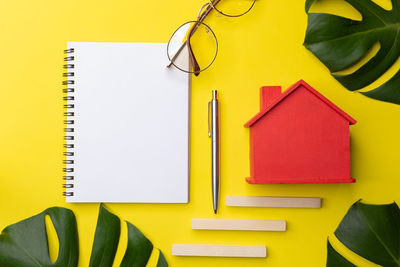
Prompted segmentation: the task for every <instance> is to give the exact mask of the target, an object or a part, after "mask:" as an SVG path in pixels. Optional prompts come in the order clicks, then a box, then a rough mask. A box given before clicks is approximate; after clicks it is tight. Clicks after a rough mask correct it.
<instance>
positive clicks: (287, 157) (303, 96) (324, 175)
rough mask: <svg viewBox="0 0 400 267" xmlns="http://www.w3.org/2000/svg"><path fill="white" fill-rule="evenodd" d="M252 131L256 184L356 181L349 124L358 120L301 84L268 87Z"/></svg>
mask: <svg viewBox="0 0 400 267" xmlns="http://www.w3.org/2000/svg"><path fill="white" fill-rule="evenodd" d="M260 99H261V101H260V103H261V111H260V112H259V113H258V114H257V115H256V116H254V117H253V118H252V119H251V120H250V121H249V122H247V123H246V124H245V127H249V128H250V173H251V174H250V175H251V176H250V177H249V178H247V179H246V180H247V182H248V183H251V184H295V183H353V182H354V181H355V180H354V179H352V178H351V177H350V133H349V125H351V124H355V123H356V121H355V120H354V119H353V118H351V117H350V116H349V115H348V114H346V113H345V112H343V111H342V110H341V109H339V108H338V107H337V106H335V105H334V104H333V103H332V102H331V101H329V100H328V99H327V98H325V97H324V96H323V95H321V94H320V93H318V92H317V91H316V90H315V89H313V88H312V87H311V86H310V85H308V84H307V83H306V82H304V81H303V80H300V81H299V82H297V83H296V84H294V85H293V86H292V87H290V88H289V89H288V90H286V91H285V92H284V93H281V87H280V86H265V87H262V88H261V94H260Z"/></svg>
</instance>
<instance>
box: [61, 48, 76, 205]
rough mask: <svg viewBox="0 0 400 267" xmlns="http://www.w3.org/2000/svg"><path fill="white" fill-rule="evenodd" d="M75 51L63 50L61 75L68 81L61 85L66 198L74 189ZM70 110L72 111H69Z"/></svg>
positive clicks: (71, 49) (64, 193) (71, 194)
mask: <svg viewBox="0 0 400 267" xmlns="http://www.w3.org/2000/svg"><path fill="white" fill-rule="evenodd" d="M74 52H75V50H74V49H73V48H70V49H66V50H64V54H67V56H66V57H64V61H66V62H67V64H64V66H63V68H64V69H66V72H64V73H63V77H67V78H68V79H67V80H65V81H63V82H62V84H63V85H66V86H67V88H63V93H65V94H66V96H64V97H63V100H64V101H66V104H64V109H67V111H66V112H64V116H65V117H67V118H66V119H65V120H64V124H65V125H66V126H65V128H64V132H65V133H66V135H65V136H64V140H65V141H66V143H65V144H64V149H65V150H66V151H64V154H63V155H64V157H66V159H64V160H63V164H64V166H65V167H64V168H63V172H64V173H65V175H64V176H63V179H64V180H65V183H64V184H63V188H64V189H65V191H64V192H63V195H64V196H66V197H71V196H73V195H74V192H73V191H72V189H73V188H74V184H73V181H74V178H75V177H74V168H73V166H74V159H73V157H74V155H75V152H73V151H71V149H73V148H74V144H73V143H72V142H73V141H74V139H75V137H74V135H73V133H74V132H75V128H74V127H73V124H75V121H74V119H73V118H71V117H74V115H75V113H74V112H73V109H74V108H75V104H74V103H73V101H74V100H75V97H74V96H73V95H72V94H73V93H74V92H75V88H71V86H73V85H74V84H75V81H74V80H72V79H73V77H74V76H75V73H74V72H73V69H74V68H75V65H74V64H73V63H71V62H73V61H74V59H75V57H74V56H73V53H74ZM71 110H72V111H71Z"/></svg>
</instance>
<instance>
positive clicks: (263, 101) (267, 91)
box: [260, 86, 282, 110]
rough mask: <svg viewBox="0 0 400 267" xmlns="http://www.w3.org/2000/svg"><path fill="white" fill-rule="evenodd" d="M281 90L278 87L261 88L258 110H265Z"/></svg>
mask: <svg viewBox="0 0 400 267" xmlns="http://www.w3.org/2000/svg"><path fill="white" fill-rule="evenodd" d="M281 91H282V88H281V87H280V86H263V87H261V88H260V110H263V109H266V108H267V107H268V106H269V105H271V104H272V103H273V102H274V101H275V100H276V99H277V98H278V97H279V96H280V95H281Z"/></svg>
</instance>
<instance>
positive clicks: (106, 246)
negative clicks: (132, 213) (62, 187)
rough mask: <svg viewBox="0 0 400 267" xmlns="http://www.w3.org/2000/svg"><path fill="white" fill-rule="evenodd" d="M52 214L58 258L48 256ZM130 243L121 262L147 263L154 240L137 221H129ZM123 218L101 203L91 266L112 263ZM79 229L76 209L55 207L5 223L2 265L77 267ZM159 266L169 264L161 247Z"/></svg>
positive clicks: (135, 266) (141, 266)
mask: <svg viewBox="0 0 400 267" xmlns="http://www.w3.org/2000/svg"><path fill="white" fill-rule="evenodd" d="M46 215H49V216H50V218H51V221H52V222H53V225H54V228H55V230H56V232H57V236H58V240H59V253H58V258H57V260H56V262H54V263H52V262H51V260H50V256H49V245H48V237H47V232H46V224H45V217H46ZM127 227H128V246H127V248H126V251H125V255H124V258H123V259H122V262H121V265H120V266H123V267H125V266H129V267H132V266H133V267H145V266H146V264H147V262H148V261H149V258H150V256H151V253H152V251H153V244H152V243H151V242H150V241H149V240H148V239H147V238H146V237H145V236H144V235H143V234H142V233H141V232H140V231H139V229H137V228H136V227H135V226H134V225H132V224H131V223H129V222H127ZM120 230H121V229H120V220H119V218H118V217H117V216H115V215H114V214H112V213H111V212H109V211H108V210H107V209H106V208H105V207H104V206H103V205H102V204H101V205H100V208H99V217H98V220H97V227H96V232H95V237H94V241H93V248H92V254H91V257H90V263H89V266H90V267H111V266H113V262H114V258H115V254H116V251H117V248H118V244H119V236H120ZM78 254H79V248H78V231H77V226H76V219H75V215H74V213H73V212H72V211H71V210H69V209H66V208H60V207H53V208H49V209H47V210H45V211H43V212H42V213H40V214H38V215H36V216H33V217H31V218H28V219H26V220H23V221H21V222H19V223H16V224H13V225H10V226H8V227H6V228H5V229H4V230H3V231H2V233H1V234H0V266H2V267H3V266H5V267H76V266H77V265H78ZM157 267H168V264H167V261H166V260H165V257H164V255H163V253H162V252H161V251H160V254H159V256H158V262H157Z"/></svg>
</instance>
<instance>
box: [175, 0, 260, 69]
mask: <svg viewBox="0 0 400 267" xmlns="http://www.w3.org/2000/svg"><path fill="white" fill-rule="evenodd" d="M255 1H256V0H210V2H208V3H206V4H205V5H203V6H202V7H201V8H200V11H199V14H198V16H197V20H196V21H189V22H186V23H184V24H182V25H181V26H180V27H179V28H178V29H177V30H176V31H175V32H174V33H173V34H172V36H171V38H170V40H169V42H168V46H167V55H168V59H169V61H170V63H169V65H168V66H167V67H168V68H169V67H171V66H172V65H174V66H175V67H176V68H178V69H179V70H181V71H184V72H188V73H194V74H195V75H196V76H197V75H199V74H200V72H201V71H203V70H205V69H207V68H208V67H210V66H211V64H212V63H213V62H214V60H215V58H216V56H217V52H218V42H217V38H216V36H215V34H214V32H213V31H212V30H211V28H210V27H209V26H208V25H207V24H205V23H203V21H204V19H205V18H206V17H207V15H208V14H209V13H210V12H211V10H213V9H215V10H216V11H217V12H219V13H220V14H222V15H224V16H228V17H240V16H243V15H244V14H246V13H247V12H249V11H250V9H252V7H253V6H254V3H255ZM217 5H218V7H217ZM183 51H185V52H187V53H182V52H183ZM194 52H196V56H195V55H194ZM187 55H188V56H189V58H187Z"/></svg>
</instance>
